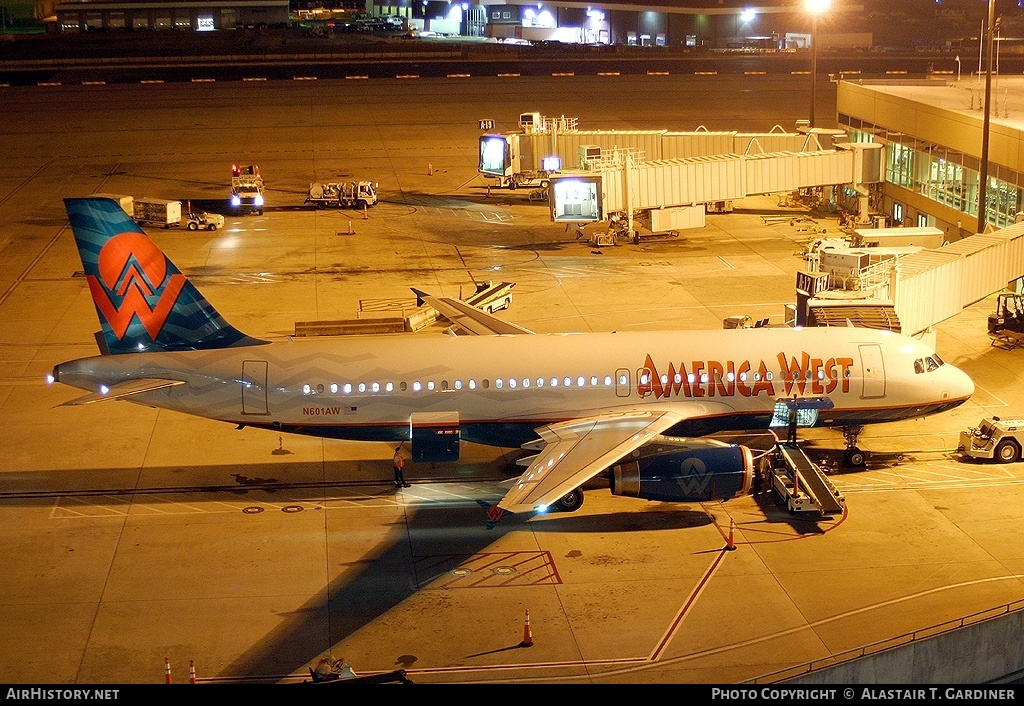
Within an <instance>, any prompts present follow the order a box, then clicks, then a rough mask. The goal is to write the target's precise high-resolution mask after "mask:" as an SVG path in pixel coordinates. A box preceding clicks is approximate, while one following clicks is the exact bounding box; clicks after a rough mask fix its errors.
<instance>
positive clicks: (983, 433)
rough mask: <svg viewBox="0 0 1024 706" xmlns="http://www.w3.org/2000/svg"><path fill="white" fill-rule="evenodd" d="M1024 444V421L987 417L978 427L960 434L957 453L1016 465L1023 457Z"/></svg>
mask: <svg viewBox="0 0 1024 706" xmlns="http://www.w3.org/2000/svg"><path fill="white" fill-rule="evenodd" d="M1022 444H1024V419H1001V418H1000V417H986V418H985V419H982V420H981V423H980V424H979V425H978V426H976V427H971V428H970V429H968V430H967V431H962V432H960V445H959V446H958V447H957V453H959V454H960V455H962V456H968V457H970V458H986V459H995V460H997V461H999V462H1000V463H1014V462H1015V461H1019V460H1020V457H1021V446H1022Z"/></svg>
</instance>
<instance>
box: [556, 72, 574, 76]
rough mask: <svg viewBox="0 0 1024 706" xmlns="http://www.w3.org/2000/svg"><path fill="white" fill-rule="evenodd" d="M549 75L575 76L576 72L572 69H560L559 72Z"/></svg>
mask: <svg viewBox="0 0 1024 706" xmlns="http://www.w3.org/2000/svg"><path fill="white" fill-rule="evenodd" d="M551 75H552V76H575V75H576V74H575V73H573V72H572V71H561V72H558V73H553V74H551Z"/></svg>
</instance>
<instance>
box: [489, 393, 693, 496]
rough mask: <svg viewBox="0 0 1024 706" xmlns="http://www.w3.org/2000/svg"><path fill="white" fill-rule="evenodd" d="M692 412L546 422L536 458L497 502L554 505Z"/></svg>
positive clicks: (619, 414)
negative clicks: (542, 445)
mask: <svg viewBox="0 0 1024 706" xmlns="http://www.w3.org/2000/svg"><path fill="white" fill-rule="evenodd" d="M687 416H688V415H686V414H683V413H681V412H678V411H674V410H672V409H643V410H632V411H623V412H608V413H606V414H601V415H598V416H594V417H585V418H581V419H575V420H571V421H568V422H560V423H558V424H551V425H548V426H545V427H541V428H540V429H538V430H537V433H538V434H540V436H541V439H542V440H543V441H544V442H545V446H544V449H543V450H542V451H541V452H540V453H539V454H537V455H536V456H534V457H532V458H531V463H530V465H529V467H527V469H526V470H525V471H524V472H523V474H522V476H520V477H519V479H518V481H516V483H515V485H513V486H512V489H511V490H509V492H508V493H506V495H505V497H504V498H502V499H501V502H499V503H498V507H500V508H501V509H503V510H506V511H508V512H529V511H533V510H537V509H538V508H540V507H541V506H548V505H551V504H552V503H554V502H556V501H557V500H558V499H559V498H561V497H562V496H563V495H565V494H566V493H568V492H569V491H571V490H574V489H575V488H578V487H579V486H581V485H582V484H583V483H585V482H587V481H588V480H590V479H591V478H593V477H594V476H595V475H597V474H598V473H600V472H601V471H603V470H604V469H606V468H608V467H609V466H611V465H612V464H614V463H615V462H616V461H618V460H619V459H621V458H622V457H623V456H625V455H626V454H628V453H629V452H630V451H633V450H634V449H637V448H640V447H641V446H643V445H644V444H646V443H647V442H648V441H650V440H651V439H652V438H653V437H655V436H657V435H658V434H661V433H662V432H664V431H666V430H667V429H670V428H671V427H672V426H674V425H675V424H677V423H679V422H681V421H683V420H684V419H685V418H686V417H687Z"/></svg>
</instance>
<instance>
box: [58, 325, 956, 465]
mask: <svg viewBox="0 0 1024 706" xmlns="http://www.w3.org/2000/svg"><path fill="white" fill-rule="evenodd" d="M930 355H932V351H931V350H930V349H929V348H928V347H926V346H925V345H923V344H921V343H919V342H917V341H914V340H913V339H910V338H907V337H904V336H900V335H899V334H894V333H892V332H889V331H877V330H871V329H855V328H803V329H799V328H797V329H794V328H778V329H769V328H761V329H731V330H713V331H657V332H628V333H596V334H536V335H509V336H443V337H430V336H425V335H415V334H414V335H407V334H397V335H382V336H353V337H345V338H327V339H288V340H284V341H279V342H274V343H269V344H266V345H259V346H248V347H236V348H226V349H217V350H207V351H183V352H170V353H137V354H121V355H108V356H97V357H93V358H86V359H81V360H77V361H72V362H70V363H63V364H61V365H59V366H57V368H56V370H55V372H56V377H57V379H58V380H59V381H60V382H64V383H67V384H70V385H73V386H75V387H79V388H81V389H84V390H88V391H90V392H95V391H97V390H98V389H100V386H101V385H107V386H110V385H113V384H116V383H119V382H123V381H126V380H131V379H135V378H168V379H174V380H181V381H184V383H185V384H183V385H177V386H175V387H170V388H167V389H164V390H159V391H156V392H147V393H144V394H138V395H135V396H133V397H131V399H132V401H135V402H138V403H142V404H147V405H152V406H155V407H162V408H167V409H173V410H177V411H180V412H185V413H188V414H194V415H198V416H203V417H208V418H211V419H218V420H222V421H226V422H231V423H234V424H245V425H254V426H263V427H270V428H275V429H283V430H287V431H295V432H298V433H305V434H314V435H317V436H326V437H334V438H352V439H380V440H393V439H405V438H408V435H409V425H410V420H411V419H413V415H417V414H431V413H434V414H436V413H448V414H451V413H455V414H457V416H458V423H459V424H460V425H461V426H462V429H463V431H462V434H463V437H464V438H468V439H470V440H474V441H480V442H482V443H494V444H498V445H517V444H519V443H522V442H523V440H524V439H528V438H530V437H531V434H532V429H533V428H534V427H536V426H539V425H541V424H545V423H550V422H555V421H562V420H565V419H570V418H576V417H580V416H585V415H587V414H591V413H599V412H602V411H608V410H614V409H620V408H630V409H635V408H642V407H644V406H645V405H651V404H656V405H659V406H661V407H662V408H664V407H666V406H668V407H670V408H673V409H678V410H680V411H682V412H683V414H685V415H686V416H687V417H690V418H693V419H694V420H695V421H696V420H702V423H704V424H705V426H706V425H708V424H710V425H711V426H713V427H714V428H723V429H724V428H734V429H743V428H747V429H750V428H760V427H765V426H767V424H768V421H769V420H770V419H771V416H772V413H773V409H774V407H775V404H776V402H777V401H779V400H780V399H782V398H790V397H792V395H793V394H794V393H796V394H797V395H798V396H799V397H801V398H805V397H814V398H828V400H829V401H830V402H831V405H832V408H831V409H829V410H826V411H823V412H822V414H821V417H820V420H819V423H820V424H823V425H842V426H856V425H860V424H863V423H870V422H873V421H892V420H895V419H903V418H910V417H916V416H923V415H925V414H930V413H933V412H936V411H941V410H942V409H948V408H950V407H953V406H956V405H957V404H960V403H961V402H963V401H964V400H966V399H967V398H968V397H969V396H970V395H971V394H972V392H973V389H974V385H973V383H972V382H971V380H970V378H969V377H968V376H967V375H966V374H965V373H963V372H962V371H960V370H958V369H957V368H955V367H954V366H952V365H940V366H938V367H937V368H935V369H933V370H930V371H922V372H915V361H920V360H922V359H925V358H927V357H928V356H930ZM698 427H699V425H697V426H695V427H694V430H697V431H708V430H709V429H703V428H698ZM681 431H684V432H685V431H686V429H683V430H681ZM691 431H693V430H691Z"/></svg>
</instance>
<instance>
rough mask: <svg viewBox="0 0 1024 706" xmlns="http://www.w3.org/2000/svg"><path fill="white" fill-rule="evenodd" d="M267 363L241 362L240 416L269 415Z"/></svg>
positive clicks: (258, 361) (263, 361) (255, 361)
mask: <svg viewBox="0 0 1024 706" xmlns="http://www.w3.org/2000/svg"><path fill="white" fill-rule="evenodd" d="M269 413H270V412H269V411H268V410H267V361H265V360H244V361H242V414H269Z"/></svg>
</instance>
